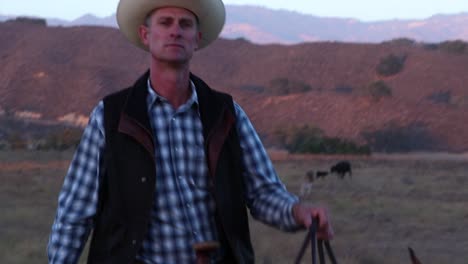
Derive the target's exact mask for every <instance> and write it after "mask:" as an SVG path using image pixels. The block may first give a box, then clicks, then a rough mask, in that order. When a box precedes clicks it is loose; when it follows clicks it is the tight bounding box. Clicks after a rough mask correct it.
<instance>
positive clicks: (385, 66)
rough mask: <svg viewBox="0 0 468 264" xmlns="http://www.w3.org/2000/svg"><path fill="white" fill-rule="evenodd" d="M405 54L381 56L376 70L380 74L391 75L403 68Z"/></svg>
mask: <svg viewBox="0 0 468 264" xmlns="http://www.w3.org/2000/svg"><path fill="white" fill-rule="evenodd" d="M406 57H407V56H406V55H401V56H397V55H394V54H390V55H388V56H386V57H384V58H381V59H380V61H379V64H378V65H377V68H376V71H377V73H378V74H379V75H382V76H392V75H395V74H397V73H399V72H400V71H401V70H403V67H404V65H405V61H406Z"/></svg>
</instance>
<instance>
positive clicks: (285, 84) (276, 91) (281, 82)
mask: <svg viewBox="0 0 468 264" xmlns="http://www.w3.org/2000/svg"><path fill="white" fill-rule="evenodd" d="M310 90H312V87H311V86H310V85H308V84H307V83H305V82H303V81H298V80H290V79H288V78H276V79H273V80H271V81H270V89H269V92H270V93H271V94H273V95H288V94H295V93H305V92H308V91H310Z"/></svg>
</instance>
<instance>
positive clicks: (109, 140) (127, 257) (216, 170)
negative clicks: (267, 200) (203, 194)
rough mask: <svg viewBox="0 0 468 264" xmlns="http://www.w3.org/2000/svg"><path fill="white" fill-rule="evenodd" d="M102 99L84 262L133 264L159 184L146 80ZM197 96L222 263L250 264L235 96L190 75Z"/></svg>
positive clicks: (145, 76) (143, 77)
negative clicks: (96, 179)
mask: <svg viewBox="0 0 468 264" xmlns="http://www.w3.org/2000/svg"><path fill="white" fill-rule="evenodd" d="M148 77H149V73H148V72H147V73H146V74H145V75H143V76H142V77H141V78H140V79H139V80H138V81H137V82H136V83H135V84H134V85H133V86H132V87H129V88H127V89H124V90H122V91H120V92H117V93H114V94H111V95H109V96H107V97H105V98H104V127H105V133H106V147H105V152H104V157H103V166H101V167H102V168H103V170H104V172H103V173H101V175H102V176H101V179H100V188H99V202H98V210H97V214H96V216H95V225H94V230H93V235H92V240H91V246H90V250H89V256H88V263H92V264H95V263H112V264H116V263H117V264H118V263H122V264H130V263H133V262H134V260H135V256H136V255H137V253H138V251H139V249H140V247H141V244H142V241H143V239H144V238H145V235H146V233H147V231H148V227H149V221H150V214H151V210H152V207H153V202H154V201H153V199H154V194H155V184H157V182H156V179H155V178H156V166H155V157H154V142H153V138H154V136H153V133H152V130H151V126H150V122H149V116H148V114H147V105H146V97H147V93H148V91H147V80H148ZM190 79H191V80H192V81H193V82H194V84H195V86H196V89H197V95H198V100H199V107H200V108H199V110H200V117H201V121H202V124H203V136H204V139H205V151H206V155H207V162H208V164H207V166H208V169H209V173H210V175H209V176H210V177H211V181H212V184H213V189H212V190H213V197H214V199H215V202H216V208H217V209H216V210H217V213H216V216H215V217H216V219H217V223H218V231H219V232H218V233H219V236H220V237H219V239H220V242H221V245H222V248H223V250H224V252H225V261H223V262H226V263H253V262H254V255H253V249H252V245H251V242H250V235H249V226H248V216H247V210H246V203H245V186H244V181H243V178H242V173H241V168H242V165H241V150H240V145H239V139H238V136H237V132H236V129H235V110H234V106H233V100H232V98H231V97H230V96H229V95H227V94H224V93H220V92H216V91H214V90H212V89H211V88H209V87H208V85H206V84H205V83H204V82H203V81H202V80H201V79H199V78H197V77H196V76H194V75H191V76H190Z"/></svg>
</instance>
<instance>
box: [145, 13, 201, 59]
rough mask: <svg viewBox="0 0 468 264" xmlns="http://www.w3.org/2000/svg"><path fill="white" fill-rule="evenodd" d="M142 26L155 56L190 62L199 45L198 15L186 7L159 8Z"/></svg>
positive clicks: (156, 57)
mask: <svg viewBox="0 0 468 264" xmlns="http://www.w3.org/2000/svg"><path fill="white" fill-rule="evenodd" d="M147 21H148V22H147V23H148V25H142V26H140V38H141V40H142V42H143V43H144V44H145V45H147V46H148V48H149V51H150V53H151V54H152V57H153V59H155V60H158V61H162V62H169V63H176V64H180V63H182V64H183V63H188V61H190V59H191V58H192V55H193V52H194V51H195V50H196V49H197V47H198V42H199V41H200V38H201V33H200V32H199V31H198V25H197V19H196V17H195V15H194V14H193V13H192V12H190V11H188V10H186V9H183V8H178V7H163V8H159V9H156V10H155V11H154V12H153V13H152V14H151V15H150V17H149V19H148V20H147Z"/></svg>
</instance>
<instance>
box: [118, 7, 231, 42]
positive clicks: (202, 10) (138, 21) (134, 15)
mask: <svg viewBox="0 0 468 264" xmlns="http://www.w3.org/2000/svg"><path fill="white" fill-rule="evenodd" d="M160 7H181V8H185V9H187V10H189V11H191V12H192V13H194V14H195V15H196V16H197V18H198V21H199V23H200V25H199V30H200V31H201V34H202V37H201V40H200V43H199V45H198V49H201V48H204V47H206V46H208V45H209V44H210V43H211V42H213V41H214V40H215V39H216V38H217V37H218V36H219V34H220V33H221V30H222V29H223V26H224V22H225V20H226V10H225V9H224V4H223V2H222V0H120V2H119V5H118V7H117V24H118V25H119V29H120V31H121V32H122V33H123V34H124V36H125V37H126V38H127V39H128V40H130V42H132V43H133V44H135V45H136V46H137V47H139V48H142V49H144V50H148V48H147V47H146V46H145V45H144V44H143V43H142V42H141V40H140V37H139V36H138V27H139V26H140V25H142V24H144V23H145V19H146V17H147V15H148V14H149V13H150V12H151V11H153V10H155V9H156V8H160Z"/></svg>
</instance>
